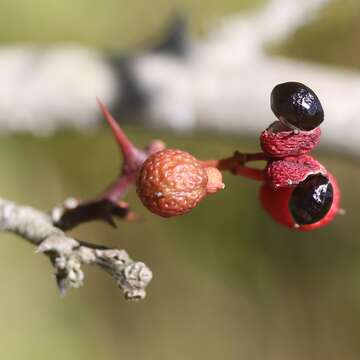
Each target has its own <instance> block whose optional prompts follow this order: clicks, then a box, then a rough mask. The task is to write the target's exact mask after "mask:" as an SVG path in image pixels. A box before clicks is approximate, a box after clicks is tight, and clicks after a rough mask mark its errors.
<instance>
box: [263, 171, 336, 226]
mask: <svg viewBox="0 0 360 360" xmlns="http://www.w3.org/2000/svg"><path fill="white" fill-rule="evenodd" d="M316 176H319V177H322V178H325V179H327V182H328V187H327V189H325V191H324V192H323V193H322V194H321V193H320V195H324V196H323V197H322V198H321V200H322V201H321V202H320V205H319V208H316V206H312V205H314V204H309V206H312V208H311V209H310V213H311V211H314V210H315V212H316V211H317V213H316V214H315V215H318V216H315V217H314V218H315V220H314V221H313V222H312V221H311V219H309V221H307V223H306V224H299V223H298V222H297V221H296V220H295V217H294V208H292V207H291V206H290V205H291V203H292V202H293V201H294V194H295V191H297V189H299V188H298V187H299V186H301V184H299V185H297V186H288V187H282V188H278V189H275V188H274V187H273V186H271V184H269V183H264V184H263V186H262V187H261V189H260V199H261V203H262V205H263V207H264V209H265V210H266V211H267V212H268V213H269V214H270V215H271V216H272V218H273V219H274V220H276V221H277V222H279V223H280V224H283V225H285V226H287V227H290V228H293V229H297V230H299V231H310V230H314V229H317V228H320V227H322V226H325V225H326V224H328V223H329V222H330V221H332V220H333V219H334V217H335V216H336V215H337V214H338V213H339V212H340V208H339V203H340V190H339V186H338V184H337V182H336V179H335V178H334V177H333V176H332V175H331V174H330V173H327V175H326V176H324V175H322V174H318V175H310V177H309V179H310V178H311V177H316ZM310 180H311V179H310ZM305 181H307V179H305ZM323 184H324V183H323ZM320 186H323V185H320ZM318 190H319V188H317V189H315V191H313V192H312V193H310V194H309V195H310V198H311V199H312V200H313V199H314V198H316V196H319V191H318ZM320 190H321V189H320ZM305 195H306V193H305ZM325 195H326V196H327V199H325ZM315 205H316V204H315ZM321 206H325V209H324V208H323V209H322V208H321ZM302 210H304V209H302ZM324 210H325V211H324ZM296 211H298V209H297V210H296ZM305 212H306V209H305ZM296 215H300V216H301V215H302V213H301V211H299V213H298V214H295V216H296ZM319 217H320V218H319ZM304 222H305V221H304Z"/></svg>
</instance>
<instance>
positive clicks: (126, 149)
mask: <svg viewBox="0 0 360 360" xmlns="http://www.w3.org/2000/svg"><path fill="white" fill-rule="evenodd" d="M96 100H97V102H98V104H99V106H100V110H101V112H102V113H103V115H104V117H105V119H106V121H107V122H108V124H109V125H110V128H111V130H112V132H113V134H114V136H115V140H116V142H117V143H118V145H119V147H120V149H121V152H122V153H123V155H124V158H125V157H127V156H128V155H130V153H132V152H133V149H134V145H133V143H132V142H131V141H130V140H129V138H128V137H127V136H126V135H125V133H124V131H123V130H122V129H121V127H120V125H119V124H118V123H117V121H116V120H115V119H114V118H113V116H112V115H111V114H110V112H109V110H108V108H107V107H106V105H105V104H104V103H103V102H102V101H101V100H100V99H99V98H96Z"/></svg>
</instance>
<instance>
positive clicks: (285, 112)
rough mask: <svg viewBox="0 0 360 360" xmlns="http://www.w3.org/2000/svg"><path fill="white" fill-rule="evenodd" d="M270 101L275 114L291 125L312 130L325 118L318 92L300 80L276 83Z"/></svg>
mask: <svg viewBox="0 0 360 360" xmlns="http://www.w3.org/2000/svg"><path fill="white" fill-rule="evenodd" d="M270 103H271V110H272V111H273V113H274V114H275V116H276V117H277V118H279V120H280V121H282V122H284V123H285V124H287V125H290V127H295V128H297V129H300V130H304V131H310V130H313V129H315V128H316V127H318V126H319V125H320V124H321V123H322V122H323V120H324V110H323V108H322V106H321V103H320V100H319V99H318V97H317V96H316V94H315V93H314V92H313V91H312V90H311V89H310V88H309V87H307V86H306V85H304V84H301V83H298V82H286V83H282V84H279V85H276V86H275V87H274V89H273V90H272V92H271V99H270Z"/></svg>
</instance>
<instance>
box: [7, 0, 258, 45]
mask: <svg viewBox="0 0 360 360" xmlns="http://www.w3.org/2000/svg"><path fill="white" fill-rule="evenodd" d="M262 1H263V0H253V1H251V0H209V1H206V2H203V1H193V0H153V1H143V0H142V1H127V0H77V1H71V0H63V1H55V0H13V1H6V0H5V1H4V0H2V1H0V22H1V28H2V31H1V32H0V41H3V42H4V41H6V42H30V43H33V42H35V43H49V42H50V43H52V42H76V43H82V44H86V45H94V46H98V47H101V48H106V49H113V50H114V49H123V48H128V47H133V46H134V45H137V44H138V43H139V42H143V41H144V40H146V39H147V38H148V36H149V35H148V34H156V33H157V32H158V31H160V30H162V29H163V28H164V25H165V24H167V22H168V21H169V19H170V17H171V15H172V14H173V13H174V12H175V11H184V12H185V14H188V16H189V21H190V27H191V29H192V30H193V31H194V32H197V33H199V31H201V30H202V29H203V28H204V26H206V24H207V22H208V21H210V20H211V19H213V20H215V19H216V18H218V17H219V16H221V15H226V14H230V13H233V12H239V11H242V10H245V9H249V8H251V7H253V6H255V5H258V4H260V3H261V2H262ZM3 29H6V30H5V31H3Z"/></svg>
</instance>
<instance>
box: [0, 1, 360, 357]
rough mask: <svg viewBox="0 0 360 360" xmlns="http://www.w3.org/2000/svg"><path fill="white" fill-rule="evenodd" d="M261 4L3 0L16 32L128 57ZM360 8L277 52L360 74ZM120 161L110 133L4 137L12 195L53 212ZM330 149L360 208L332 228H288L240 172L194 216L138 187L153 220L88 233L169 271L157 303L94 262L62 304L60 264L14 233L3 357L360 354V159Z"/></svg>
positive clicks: (226, 144) (154, 294)
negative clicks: (170, 29)
mask: <svg viewBox="0 0 360 360" xmlns="http://www.w3.org/2000/svg"><path fill="white" fill-rule="evenodd" d="M261 2H262V1H256V2H251V1H249V0H242V1H240V0H237V1H233V0H226V1H220V0H213V1H207V2H195V1H190V0H189V1H182V2H180V3H179V2H171V1H167V0H154V1H153V2H151V3H149V2H136V1H133V2H130V1H115V0H107V1H104V0H103V1H100V0H91V1H89V0H87V1H84V0H81V1H77V2H76V3H74V2H70V1H68V0H66V1H63V2H55V1H49V0H47V1H44V0H31V1H30V0H28V1H26V2H25V1H20V0H17V1H12V2H11V3H10V2H6V1H4V0H2V1H1V2H0V21H1V24H2V30H1V32H0V40H1V41H2V42H15V41H21V42H53V41H77V42H80V43H83V44H87V45H95V46H97V47H99V48H104V49H110V50H119V49H124V48H131V47H134V46H135V45H137V44H138V43H139V42H142V41H144V39H146V38H147V36H148V35H147V34H149V33H156V31H157V29H159V28H161V27H162V25H163V23H164V22H165V21H166V19H167V18H168V15H169V14H170V13H171V12H173V11H174V9H175V8H178V7H179V6H181V7H182V8H184V9H186V10H187V11H188V12H189V16H190V22H191V27H192V29H193V32H194V34H199V33H200V32H201V31H203V28H204V26H205V28H206V24H207V23H208V22H209V21H212V20H213V19H214V18H217V17H218V16H222V15H227V14H231V13H233V12H239V11H243V10H245V9H249V7H251V6H254V5H256V6H261ZM359 14H360V3H358V2H357V1H355V0H353V1H351V0H348V1H333V2H331V3H330V4H329V5H328V6H326V7H325V8H324V10H323V11H322V14H321V16H320V19H318V20H316V21H315V22H314V23H309V24H307V26H306V27H304V28H302V29H299V31H298V32H297V33H296V34H295V35H294V37H293V38H292V39H289V40H287V42H286V43H285V44H283V45H281V46H279V47H277V48H276V49H272V50H271V51H275V52H278V53H281V54H284V55H287V56H295V57H302V58H307V59H310V60H319V61H323V62H327V63H332V64H337V65H346V66H356V67H359V66H360V56H359V54H358V52H356V50H354V49H353V48H352V46H351V45H352V44H354V42H355V43H356V40H357V39H358V36H359V28H360V27H359V26H360V25H359V24H360V23H359V22H358V18H359ZM350 25H351V26H350ZM334 34H336V36H334ZM310 39H311V41H310ZM294 43H296V46H295V45H294ZM339 48H341V49H342V50H343V51H338V50H337V49H339ZM358 51H359V48H358ZM126 130H127V131H128V134H129V136H130V137H131V138H132V139H134V140H135V141H136V142H137V143H138V144H139V145H145V144H146V143H147V142H148V141H149V140H150V139H152V138H159V137H160V138H163V139H165V140H166V142H167V144H168V145H169V146H171V147H181V148H183V149H186V150H188V151H190V152H192V153H194V154H196V155H197V156H198V157H200V158H212V157H221V156H226V155H228V154H230V153H232V152H233V151H234V150H235V149H239V150H243V151H257V150H258V140H257V139H256V138H245V137H244V138H242V137H226V136H220V135H213V134H204V133H198V134H193V135H191V136H190V135H189V136H180V135H174V134H170V133H165V132H164V133H159V132H156V133H153V132H151V131H149V130H146V129H141V128H135V127H126ZM116 154H117V148H116V145H115V144H114V141H113V138H112V136H111V134H110V132H109V130H108V129H107V128H105V127H104V128H101V129H99V130H98V131H96V132H93V133H90V134H80V133H78V132H75V131H60V132H58V133H57V134H56V135H55V136H53V137H51V138H40V139H39V138H34V137H31V136H30V135H25V134H18V135H12V136H2V137H1V138H0V161H1V164H2V165H3V166H2V175H1V179H0V185H1V189H2V191H1V194H2V196H4V197H7V198H10V199H13V200H16V201H19V202H22V203H26V204H29V205H32V206H35V207H38V208H41V209H45V210H46V209H50V208H51V207H52V206H54V204H57V203H59V202H61V201H62V200H63V199H64V198H65V197H68V196H73V195H75V196H79V197H84V198H86V197H88V196H89V195H93V194H96V193H98V192H100V191H101V190H102V188H103V187H104V186H105V185H106V184H107V182H108V181H109V180H110V179H112V178H114V177H115V176H116V174H117V172H118V169H119V165H120V162H119V161H120V160H119V159H118V157H117V155H116ZM316 154H317V155H318V157H319V159H320V160H321V161H322V162H323V163H324V164H325V165H326V166H327V167H328V168H329V169H331V171H332V172H333V173H334V174H336V176H337V177H338V180H339V183H340V185H341V188H342V190H343V200H342V206H343V207H344V208H346V210H347V214H346V216H344V217H338V218H337V219H336V220H335V221H334V223H332V224H331V225H329V226H328V227H326V228H324V229H321V230H319V231H315V232H312V233H296V232H293V231H290V230H288V229H285V228H282V227H280V226H278V225H277V224H275V223H274V222H273V221H272V220H271V219H270V218H269V217H268V216H267V215H266V214H265V213H264V212H263V211H262V209H261V207H260V205H259V202H258V187H259V185H258V184H256V183H253V182H251V181H249V180H245V179H241V178H235V177H233V176H230V175H226V177H225V183H226V189H225V190H224V191H222V192H221V193H220V194H218V195H216V196H213V197H210V198H208V199H206V201H204V202H203V203H202V204H201V205H200V206H199V207H198V208H196V209H195V210H194V211H193V212H192V213H191V214H189V215H186V216H183V217H180V218H176V219H171V220H164V219H161V218H158V217H156V216H154V215H152V214H150V213H148V212H147V211H146V210H145V209H144V208H142V207H141V206H140V204H139V201H138V200H137V198H136V196H135V194H134V193H133V192H131V193H130V194H129V195H128V197H127V199H128V200H129V202H130V203H131V204H132V205H133V208H134V209H135V210H137V211H138V212H139V213H140V214H142V215H143V216H144V220H143V221H142V222H141V223H125V224H124V223H119V227H118V229H117V230H113V229H111V228H109V227H108V226H106V225H104V224H101V223H93V224H87V225H83V226H81V227H79V228H78V229H76V230H75V231H73V232H72V234H73V235H74V236H77V237H79V238H81V239H86V240H88V241H94V242H99V243H103V244H106V245H108V246H114V247H123V248H125V249H127V250H128V251H129V253H130V254H131V256H132V257H133V258H135V259H139V260H143V261H145V262H146V263H147V264H148V265H149V266H150V267H151V268H152V270H153V272H154V280H153V282H152V283H151V284H150V287H149V289H148V297H147V298H146V300H144V301H141V302H137V303H129V302H126V301H125V300H124V299H123V297H122V294H121V292H120V291H119V290H118V289H117V288H116V286H115V284H114V283H113V281H112V280H111V279H110V278H109V277H108V276H107V275H106V274H103V273H102V272H99V271H97V270H96V269H93V268H88V269H86V282H85V287H84V288H82V289H81V290H76V291H75V290H73V291H70V293H69V294H68V295H67V296H66V297H65V298H61V297H60V296H59V294H58V293H57V290H56V287H55V283H54V281H53V279H52V277H51V275H50V273H51V267H50V265H49V263H48V260H47V259H46V258H45V257H43V256H40V255H35V254H34V248H33V247H31V246H30V245H28V244H26V243H25V242H24V241H21V240H19V239H17V238H16V237H15V236H13V235H4V234H1V241H2V252H1V255H0V262H1V264H2V271H1V273H0V283H1V284H2V286H1V296H0V314H1V315H0V318H1V319H2V324H3V326H2V328H1V330H0V349H1V350H0V351H1V356H0V358H1V359H4V360H5V359H6V360H7V359H11V360H12V359H25V358H26V359H49V358H56V359H79V360H82V359H89V360H91V359H104V358H105V359H106V358H116V359H122V358H134V359H137V358H140V357H143V358H147V359H159V360H162V359H164V360H165V359H166V360H168V359H171V360H173V359H174V360H176V359H246V360H250V359H254V360H257V359H274V360H275V359H276V360H281V359H284V360H285V359H286V360H290V359H291V360H292V359H327V360H331V359H334V360H335V359H359V356H360V342H359V336H360V246H359V242H358V240H359V230H360V224H359V221H358V219H357V218H358V214H359V213H360V205H359V199H360V197H359V195H360V194H359V192H360V190H359V188H358V186H357V185H358V183H359V180H360V167H359V164H358V160H357V159H355V158H351V157H349V156H343V155H342V154H339V153H338V152H337V151H336V149H330V148H324V147H320V149H319V150H318V151H317V152H316Z"/></svg>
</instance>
